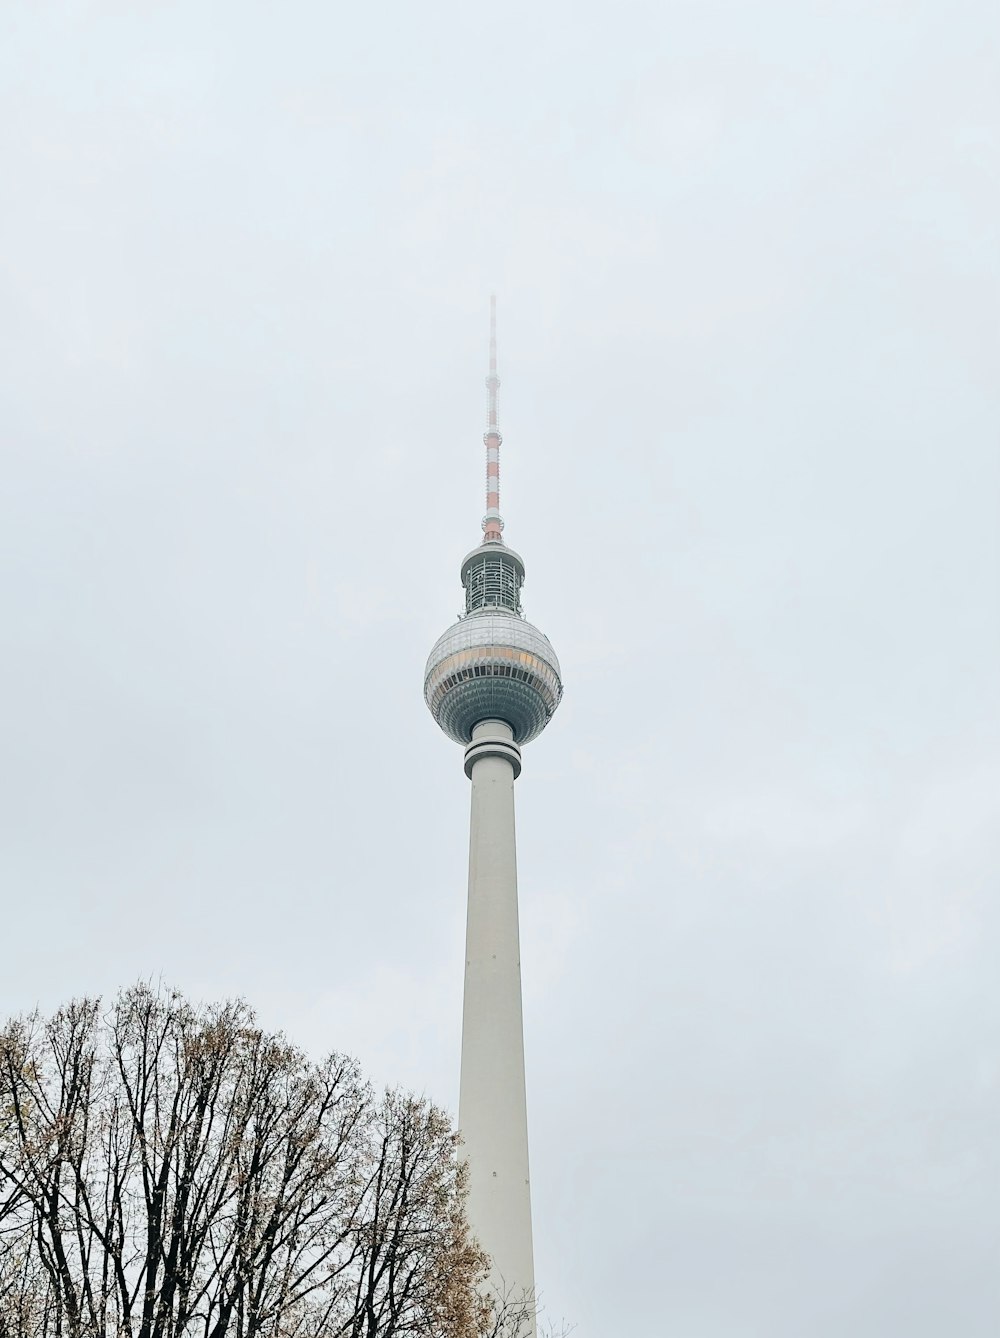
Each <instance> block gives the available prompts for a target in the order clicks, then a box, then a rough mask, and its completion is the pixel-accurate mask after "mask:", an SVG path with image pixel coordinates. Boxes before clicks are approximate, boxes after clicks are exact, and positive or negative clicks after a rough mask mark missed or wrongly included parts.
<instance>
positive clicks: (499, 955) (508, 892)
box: [458, 720, 535, 1338]
mask: <svg viewBox="0 0 1000 1338" xmlns="http://www.w3.org/2000/svg"><path fill="white" fill-rule="evenodd" d="M512 737H513V736H512V733H511V730H510V727H509V726H508V725H505V724H503V723H502V722H500V721H496V720H489V721H485V722H483V723H482V724H480V725H477V726H476V727H475V729H474V730H473V732H472V743H471V744H470V746H469V750H468V754H467V757H468V765H467V770H468V771H469V774H470V777H471V780H472V828H471V838H470V844H469V912H468V922H467V928H466V947H465V1007H464V1011H463V1018H462V1081H461V1092H460V1096H459V1112H458V1123H459V1128H460V1129H461V1132H462V1137H463V1138H464V1140H465V1152H466V1155H467V1157H468V1159H469V1221H470V1223H471V1225H472V1229H473V1231H474V1233H475V1235H476V1236H477V1237H478V1240H479V1243H480V1245H482V1247H483V1249H484V1250H485V1251H486V1252H487V1254H489V1255H490V1257H491V1258H492V1260H493V1274H492V1279H491V1281H492V1285H493V1287H494V1288H495V1289H497V1290H498V1291H500V1292H501V1293H506V1294H507V1295H508V1296H510V1297H513V1298H516V1299H520V1298H521V1297H523V1296H525V1295H528V1296H530V1297H533V1296H534V1288H535V1269H534V1256H533V1251H532V1242H531V1188H530V1185H529V1183H528V1117H527V1106H526V1103H525V1094H524V1032H523V1026H522V1021H521V952H520V946H519V941H518V924H517V861H516V855H515V848H514V778H515V774H516V771H520V757H519V750H518V749H517V746H516V745H512V743H511V740H512ZM494 740H495V745H496V752H492V751H491V750H490V744H491V742H492V741H494ZM511 755H512V756H511ZM515 767H516V771H515ZM528 1334H530V1338H534V1334H535V1324H534V1319H533V1318H532V1323H531V1326H530V1330H527V1331H526V1338H528Z"/></svg>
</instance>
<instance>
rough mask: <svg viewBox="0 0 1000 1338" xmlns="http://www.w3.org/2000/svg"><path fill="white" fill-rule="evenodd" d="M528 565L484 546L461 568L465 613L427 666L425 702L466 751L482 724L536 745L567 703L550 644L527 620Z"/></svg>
mask: <svg viewBox="0 0 1000 1338" xmlns="http://www.w3.org/2000/svg"><path fill="white" fill-rule="evenodd" d="M523 581H524V563H523V562H522V561H521V559H520V557H519V556H518V555H517V553H515V552H513V550H512V549H509V548H507V547H506V545H504V544H503V543H502V542H501V543H496V542H493V543H484V544H482V545H481V546H480V547H479V548H477V549H474V550H473V551H472V552H471V553H470V554H469V555H468V557H467V558H466V559H465V561H464V562H463V563H462V584H463V585H464V586H465V613H464V615H463V616H462V617H461V618H459V620H458V622H456V623H454V624H453V625H452V626H451V627H449V628H448V630H447V631H446V632H445V633H444V634H443V636H440V637H439V638H438V640H437V641H436V642H435V644H434V648H433V650H432V651H431V653H430V656H429V658H428V660H427V669H426V671H425V674H424V700H425V701H426V702H427V705H428V707H429V708H430V711H431V714H432V715H433V716H434V719H435V720H436V721H437V723H438V724H439V725H440V726H441V728H442V729H443V730H444V732H445V734H447V735H448V737H449V738H451V739H454V740H455V742H456V743H463V744H467V743H469V742H470V740H471V739H472V731H473V729H474V727H475V726H476V725H477V724H479V723H480V721H483V720H503V721H506V723H507V724H508V725H510V727H511V729H512V730H513V733H514V739H515V741H516V742H517V743H518V744H524V743H527V742H528V741H529V740H531V739H534V738H537V736H538V735H539V734H541V732H542V730H543V729H544V728H545V726H546V725H547V724H548V722H549V721H550V720H551V719H552V716H553V715H554V714H555V710H556V707H557V706H558V705H559V701H560V699H561V697H562V679H561V675H560V670H559V661H558V659H557V658H556V653H555V651H554V650H553V649H552V646H551V643H550V642H549V639H548V637H546V636H543V634H542V633H541V632H540V631H539V630H538V628H537V627H535V626H533V625H532V624H531V623H529V622H528V621H527V620H526V619H525V618H524V617H522V616H521V602H520V594H521V584H522V582H523Z"/></svg>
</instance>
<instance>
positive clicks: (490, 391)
mask: <svg viewBox="0 0 1000 1338" xmlns="http://www.w3.org/2000/svg"><path fill="white" fill-rule="evenodd" d="M486 391H487V397H486V431H485V432H484V433H483V444H484V445H485V447H486V515H485V516H483V543H484V544H502V543H503V518H502V517H501V515H500V443H501V442H502V441H503V437H502V436H501V435H500V378H499V376H497V300H496V298H495V297H491V298H490V373H489V376H487V378H486Z"/></svg>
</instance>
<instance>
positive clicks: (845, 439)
mask: <svg viewBox="0 0 1000 1338" xmlns="http://www.w3.org/2000/svg"><path fill="white" fill-rule="evenodd" d="M998 90H1000V11H998V9H997V6H996V5H995V3H993V2H992V0H982V2H981V3H975V2H974V0H952V3H950V4H947V5H946V4H944V3H936V4H927V3H921V2H920V0H909V2H908V3H902V2H900V3H886V2H884V3H878V0H865V3H855V2H854V0H842V2H841V3H838V4H835V5H834V4H820V3H809V2H808V0H806V2H803V0H794V2H793V0H761V3H759V4H755V5H751V4H745V3H744V4H737V3H719V0H699V2H698V3H697V4H694V3H682V2H676V3H672V4H665V3H656V4H648V5H637V4H622V5H618V6H614V7H612V6H610V5H607V6H596V5H593V4H576V5H570V4H568V3H550V4H546V5H538V4H534V5H527V4H524V3H520V2H519V0H514V3H511V4H507V5H501V6H489V7H486V6H470V5H468V4H465V5H459V4H454V3H444V4H443V3H438V4H434V5H431V6H416V5H401V4H398V3H396V4H388V5H379V6H376V5H368V6H360V5H357V6H352V7H350V8H348V7H346V6H343V5H331V4H322V3H319V2H318V0H286V3H283V4H280V5H278V4H259V3H249V2H248V0H241V2H240V3H235V2H234V3H209V2H208V0H200V2H199V3H176V4H170V5H166V4H154V3H153V2H152V0H145V3H141V4H138V5H135V4H125V3H106V4H87V3H74V4H56V3H46V2H45V0H41V3H37V4H27V3H24V4H20V3H15V0H8V2H7V3H5V4H3V5H2V6H0V434H2V455H0V459H2V466H3V500H2V502H0V610H2V616H0V639H2V648H0V701H2V703H3V706H2V708H0V709H2V720H0V724H2V737H0V825H2V841H0V889H2V896H3V919H2V922H0V934H2V939H3V942H4V946H5V951H4V952H3V956H2V958H0V1009H2V1011H3V1012H4V1013H10V1012H14V1011H19V1010H21V1009H24V1008H28V1007H31V1006H32V1005H34V1004H35V1003H36V1002H37V1003H39V1004H40V1005H41V1006H42V1007H44V1008H52V1007H54V1006H55V1005H56V1004H57V1003H59V1002H60V1001H62V1000H64V999H66V998H67V997H68V996H70V995H73V994H78V993H82V992H88V993H93V992H111V991H113V990H114V989H115V988H116V987H117V986H119V985H122V984H127V983H129V982H131V981H133V980H135V979H136V978H137V977H140V976H142V977H146V976H150V975H154V976H155V975H162V976H163V977H165V978H166V979H167V980H168V981H170V982H171V983H173V984H176V985H178V986H180V987H181V988H183V989H185V990H187V991H189V992H190V993H192V994H193V995H195V996H198V997H203V998H217V997H220V996H222V995H226V994H231V993H241V994H243V995H245V997H247V998H248V999H249V1000H250V1001H251V1002H252V1003H254V1004H255V1005H256V1006H257V1007H258V1009H259V1011H260V1015H261V1017H262V1020H263V1021H264V1023H265V1024H267V1025H269V1026H274V1027H279V1026H280V1027H284V1028H285V1029H287V1031H288V1032H289V1034H290V1035H291V1036H292V1037H293V1038H294V1039H296V1040H298V1041H300V1042H301V1043H303V1044H305V1045H306V1046H307V1047H308V1048H309V1049H310V1050H312V1051H314V1052H317V1053H318V1052H319V1051H321V1050H323V1049H326V1048H329V1047H331V1046H336V1047H338V1048H341V1049H346V1050H349V1051H352V1052H354V1053H356V1054H357V1055H358V1056H359V1057H360V1058H361V1060H362V1061H363V1063H364V1064H365V1065H366V1067H367V1069H368V1070H369V1072H370V1073H372V1074H373V1075H374V1076H375V1077H376V1078H378V1079H379V1080H383V1079H384V1080H394V1081H400V1082H403V1083H406V1084H408V1085H411V1086H414V1087H416V1088H418V1089H421V1090H425V1091H427V1092H428V1093H430V1094H432V1095H434V1096H435V1097H436V1098H438V1099H439V1100H441V1101H443V1102H445V1103H446V1104H448V1105H452V1104H453V1103H454V1101H455V1098H456V1095H457V1078H458V1049H459V1031H460V1009H461V977H462V936H463V932H464V897H465V861H466V840H467V821H468V783H467V781H466V780H465V778H464V776H463V774H462V767H461V753H460V750H459V749H457V748H455V747H454V746H453V745H451V744H449V743H448V742H447V741H446V740H445V739H444V738H443V736H441V735H440V734H439V733H438V731H437V730H436V729H435V727H434V725H433V723H432V721H431V719H430V717H429V715H428V714H427V712H426V710H425V708H424V706H423V703H422V700H421V683H422V673H423V664H424V659H425V656H426V654H427V652H428V650H429V649H430V646H431V644H432V642H433V641H434V639H435V637H436V636H437V635H438V633H439V632H440V631H441V630H443V628H444V627H445V626H446V624H447V623H448V621H449V620H450V619H451V618H452V617H453V616H454V615H455V613H456V612H457V610H458V608H459V607H460V596H461V591H460V587H459V584H458V563H459V561H460V559H461V557H462V555H463V553H464V552H465V551H466V550H467V549H468V548H470V547H472V545H473V544H474V543H475V542H476V541H477V539H478V536H479V520H480V516H481V514H482V510H483V498H482V496H481V492H482V484H483V476H484V465H483V448H482V441H481V433H482V428H483V422H484V412H485V391H484V389H483V377H484V375H485V370H486V366H485V362H486V340H487V322H488V297H489V293H490V291H491V290H495V291H496V292H497V294H498V303H499V323H500V361H501V368H500V371H501V376H502V378H503V389H502V392H501V413H502V425H503V428H504V436H505V442H504V448H503V460H502V475H503V496H502V507H503V511H504V514H505V516H506V518H507V537H508V538H509V540H510V542H511V543H512V544H513V545H514V546H515V547H516V548H517V549H518V550H519V551H520V552H521V553H522V554H523V555H524V557H525V559H526V562H527V567H528V582H527V585H526V589H525V604H526V612H527V614H528V616H529V617H530V618H532V620H533V621H535V622H537V623H538V624H539V625H540V626H541V627H542V628H543V630H544V631H546V632H547V633H548V634H549V636H550V637H551V638H552V641H553V643H554V645H555V647H556V649H557V651H558V653H559V655H560V658H561V660H562V664H563V668H564V671H565V679H566V697H565V701H564V704H563V706H562V707H561V709H560V712H559V715H558V716H557V718H556V720H555V722H554V723H553V725H552V726H551V728H550V729H549V730H548V731H547V733H546V734H545V735H544V736H543V738H542V739H541V740H539V741H538V742H537V743H535V744H533V745H531V747H530V749H529V750H528V751H527V753H526V757H525V769H524V774H523V776H522V778H521V780H520V781H519V782H518V802H519V809H518V823H519V841H520V850H519V856H520V875H521V900H522V935H523V963H524V973H525V989H526V997H525V1008H526V1028H527V1049H528V1065H529V1073H528V1080H529V1106H530V1123H531V1139H532V1164H533V1192H534V1207H535V1232H536V1252H537V1273H538V1277H539V1281H540V1286H541V1287H542V1290H543V1291H544V1293H545V1296H546V1299H547V1301H548V1304H549V1308H550V1310H551V1311H552V1312H553V1313H554V1314H556V1315H566V1316H567V1317H568V1318H570V1319H572V1320H575V1321H577V1323H578V1324H579V1329H578V1333H579V1335H580V1338H585V1335H591V1336H600V1338H616V1335H619V1334H621V1335H624V1334H637V1333H641V1334H649V1335H654V1334H660V1333H663V1334H665V1335H666V1334H670V1335H677V1338H802V1335H803V1334H808V1335H810V1338H846V1336H847V1335H850V1338H887V1336H888V1335H894V1334H903V1333H905V1334H906V1335H907V1338H939V1336H940V1335H943V1334H949V1335H951V1334H961V1335H962V1338H987V1335H989V1338H993V1335H995V1334H996V1332H997V1329H998V1325H1000V1269H998V1268H997V1264H996V1242H997V1238H998V1231H1000V1152H998V1139H997V1128H998V1117H1000V975H998V972H997V958H998V949H1000V904H998V877H997V871H998V855H1000V849H998V832H1000V823H998V817H1000V711H998V706H1000V689H998V683H1000V674H998V668H1000V653H998V652H1000V614H998V607H1000V600H998V595H1000V552H998V548H1000V543H998V524H997V516H998V512H997V506H998V501H1000V463H998V461H1000V455H998V449H997V448H998V444H1000V391H998V376H997V369H998V355H1000V321H998V312H1000V301H998V299H1000V225H998V219H1000V91H998Z"/></svg>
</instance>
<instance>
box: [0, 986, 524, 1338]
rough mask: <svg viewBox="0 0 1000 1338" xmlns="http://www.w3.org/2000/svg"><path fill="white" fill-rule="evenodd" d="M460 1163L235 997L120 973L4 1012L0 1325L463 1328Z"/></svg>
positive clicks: (403, 1108)
mask: <svg viewBox="0 0 1000 1338" xmlns="http://www.w3.org/2000/svg"><path fill="white" fill-rule="evenodd" d="M464 1175H465V1172H464V1167H463V1165H462V1162H461V1156H460V1147H459V1143H458V1138H457V1135H456V1134H455V1132H454V1131H453V1130H452V1128H451V1126H450V1124H449V1122H448V1120H447V1118H446V1116H445V1115H444V1114H443V1113H442V1112H441V1111H440V1110H438V1109H436V1108H435V1107H434V1106H432V1105H430V1104H429V1103H427V1102H425V1101H422V1100H417V1099H415V1098H412V1097H405V1096H401V1095H399V1094H397V1093H393V1092H389V1093H386V1094H385V1095H384V1096H383V1097H381V1098H378V1097H376V1096H375V1095H374V1094H373V1093H372V1091H371V1089H370V1088H369V1087H368V1085H367V1084H366V1083H364V1082H363V1080H362V1078H361V1076H360V1074H359V1072H358V1069H357V1067H356V1065H355V1064H354V1063H353V1062H352V1061H350V1060H347V1059H345V1058H343V1057H342V1056H339V1055H333V1056H331V1057H330V1058H329V1059H327V1060H325V1061H324V1062H323V1063H320V1064H311V1063H309V1062H308V1061H307V1060H306V1058H305V1057H304V1055H303V1054H302V1053H301V1052H300V1051H298V1050H296V1049H295V1048H294V1047H293V1046H291V1045H289V1043H288V1042H287V1041H286V1040H285V1039H284V1038H282V1037H281V1036H275V1035H268V1034H266V1033H264V1032H263V1031H261V1030H260V1029H259V1027H258V1026H257V1024H256V1020H255V1018H254V1015H253V1013H252V1012H251V1010H250V1009H249V1008H248V1007H247V1006H246V1005H245V1004H243V1003H229V1004H225V1005H221V1006H217V1007H211V1008H202V1009H198V1008H195V1007H193V1006H192V1005H191V1004H189V1003H187V1002H186V1001H185V1000H184V999H183V998H181V996H180V995H178V994H175V993H169V992H156V991H153V990H151V989H149V988H147V987H145V986H139V987H136V988H134V989H131V990H129V991H126V992H125V993H123V994H122V995H120V996H119V998H118V999H117V1000H116V1001H115V1003H114V1004H113V1006H112V1007H111V1009H110V1010H109V1011H108V1012H107V1013H106V1014H102V1012H101V1010H100V1008H99V1005H98V1004H97V1003H96V1002H94V1001H83V1002H79V1003H74V1004H71V1005H69V1006H68V1007H66V1008H64V1009H62V1010H60V1011H59V1012H58V1013H56V1014H55V1016H53V1017H52V1018H50V1019H47V1020H46V1019H42V1018H40V1017H39V1016H37V1015H34V1016H30V1017H27V1018H21V1019H17V1020H15V1021H14V1022H12V1023H11V1024H9V1025H8V1026H7V1027H6V1029H5V1030H4V1031H3V1032H0V1338H63V1336H64V1335H65V1338H97V1335H101V1338H104V1336H105V1335H107V1336H109V1338H110V1335H121V1336H122V1338H405V1336H406V1335H411V1334H412V1335H416V1334H420V1335H422V1336H423V1338H483V1335H486V1334H488V1333H489V1332H490V1327H491V1325H492V1324H493V1323H494V1322H495V1319H496V1316H495V1314H494V1312H493V1311H492V1309H491V1306H490V1303H489V1302H488V1301H487V1300H485V1299H484V1294H483V1292H482V1290H481V1288H482V1287H483V1283H484V1279H485V1277H486V1266H487V1261H486V1258H485V1256H484V1255H483V1253H482V1251H481V1250H480V1249H479V1248H478V1246H477V1245H476V1244H475V1242H474V1241H473V1240H472V1238H471V1236H470V1233H469V1228H468V1224H467V1222H466V1218H465V1209H464V1198H465V1192H464ZM497 1332H498V1333H499V1332H500V1331H499V1330H497ZM504 1332H505V1333H507V1334H509V1335H511V1338H513V1335H514V1334H515V1333H516V1330H515V1329H512V1328H510V1327H508V1328H507V1329H505V1330H504Z"/></svg>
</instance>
